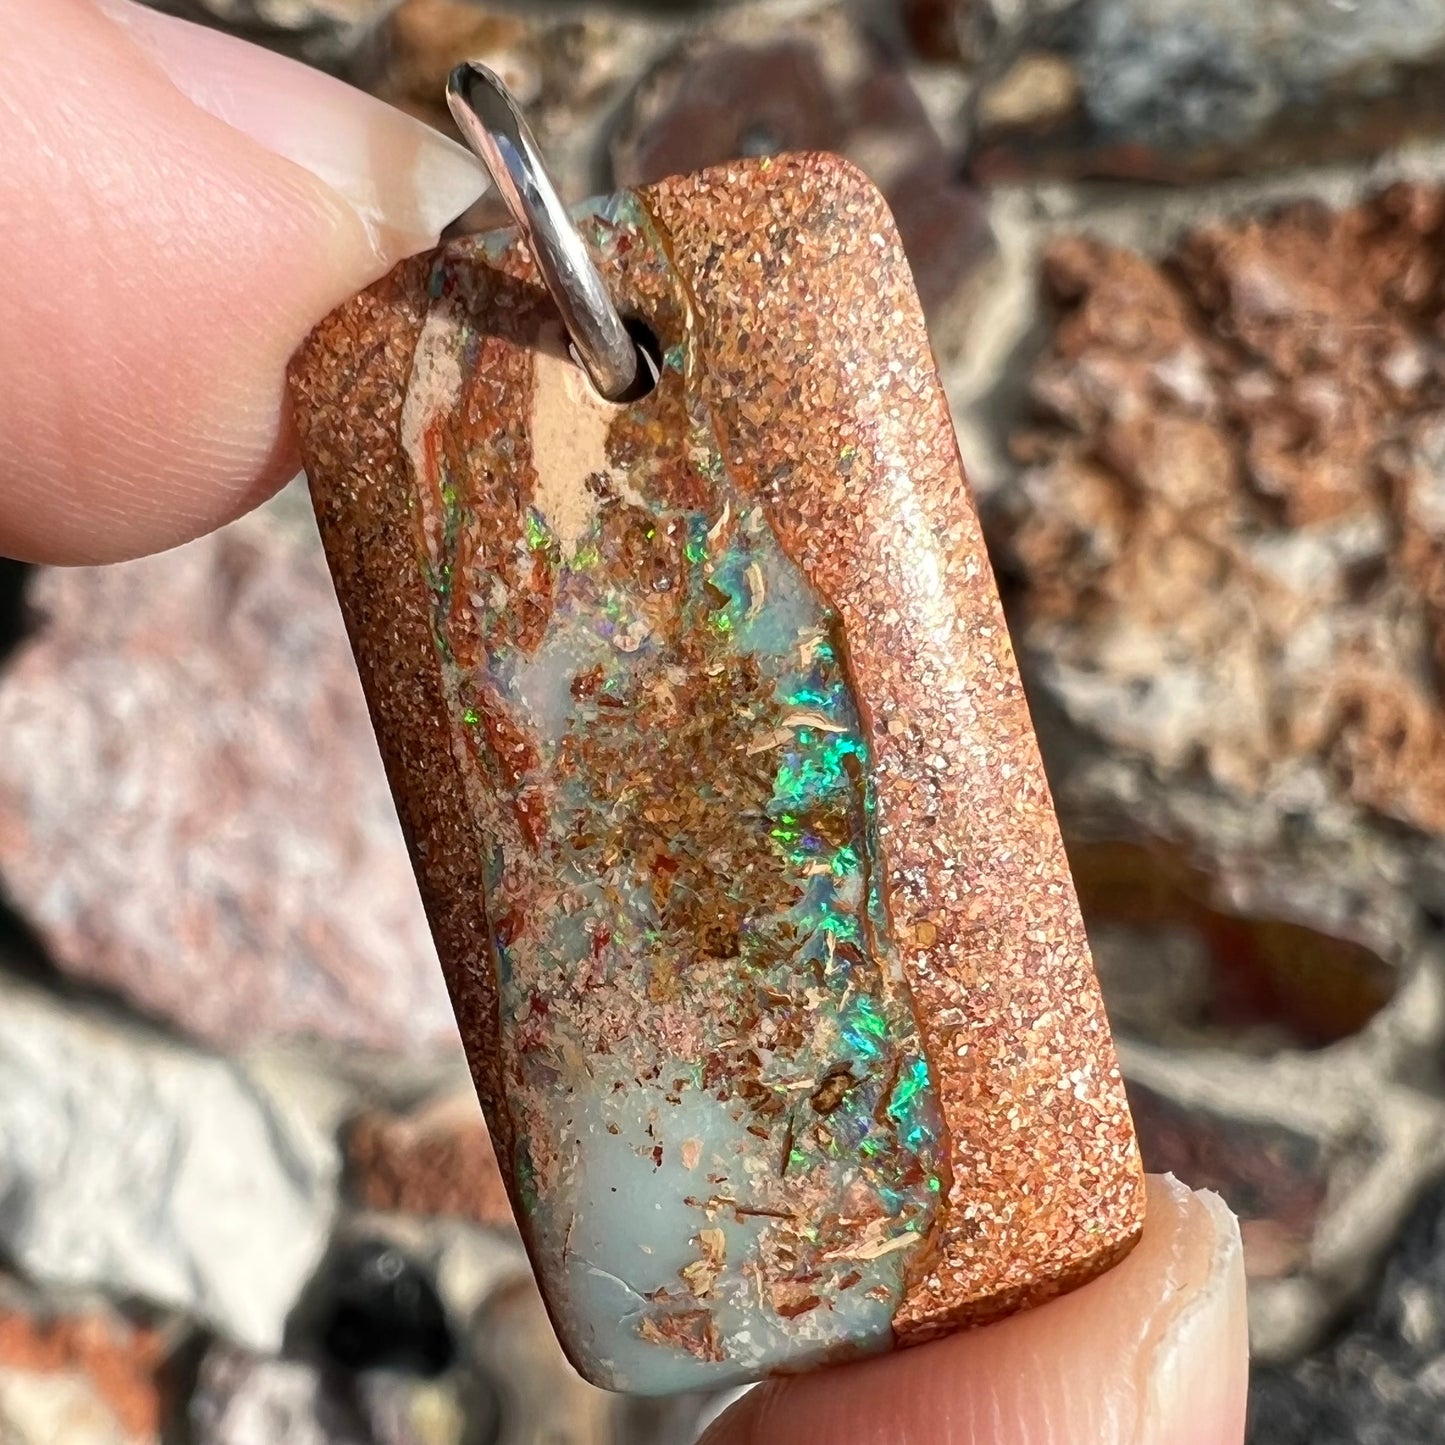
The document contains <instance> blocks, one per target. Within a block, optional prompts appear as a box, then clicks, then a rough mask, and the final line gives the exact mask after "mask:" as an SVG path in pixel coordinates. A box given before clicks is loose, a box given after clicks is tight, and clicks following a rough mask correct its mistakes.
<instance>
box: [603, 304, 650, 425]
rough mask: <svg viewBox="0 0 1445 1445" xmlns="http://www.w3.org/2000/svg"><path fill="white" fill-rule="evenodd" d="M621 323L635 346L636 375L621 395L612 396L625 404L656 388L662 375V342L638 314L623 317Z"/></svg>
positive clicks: (639, 398)
mask: <svg viewBox="0 0 1445 1445" xmlns="http://www.w3.org/2000/svg"><path fill="white" fill-rule="evenodd" d="M623 325H624V326H626V327H627V334H628V335H629V336H630V337H631V338H632V344H633V346H635V347H636V348H637V375H636V376H635V377H634V378H633V381H632V385H631V386H630V387H628V388H627V390H626V391H625V392H623V393H622V395H621V396H616V397H613V398H612V400H613V401H615V402H618V403H621V404H624V405H625V404H627V403H630V402H634V401H641V400H642V398H643V397H645V396H648V395H650V394H651V393H652V391H653V390H654V389H655V388H656V386H657V382H658V379H659V378H660V377H661V375H662V343H661V342H660V341H659V340H658V339H657V333H656V332H655V331H654V330H653V329H652V327H650V326H649V325H648V324H647V322H645V321H644V320H642V318H641V317H639V316H627V317H624V318H623Z"/></svg>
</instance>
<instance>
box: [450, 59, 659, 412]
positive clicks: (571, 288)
mask: <svg viewBox="0 0 1445 1445" xmlns="http://www.w3.org/2000/svg"><path fill="white" fill-rule="evenodd" d="M447 104H448V106H450V108H451V112H452V115H453V116H454V117H455V118H456V122H457V125H458V126H459V127H460V128H461V132H462V134H463V135H464V136H465V137H466V140H467V144H468V145H470V146H471V148H472V149H473V150H474V151H476V153H477V155H478V156H480V157H481V160H482V164H483V165H485V166H486V168H487V169H488V171H490V172H491V175H492V180H493V181H494V182H495V183H496V187H497V189H498V190H499V191H500V192H501V194H502V199H503V200H504V201H506V203H507V207H508V209H509V210H510V211H511V213H512V215H513V217H514V218H515V219H516V222H517V225H518V227H519V228H520V230H521V232H522V237H523V239H524V240H525V241H526V242H527V244H528V246H530V247H531V250H532V255H533V256H534V257H535V258H536V261H537V269H538V270H539V271H540V272H541V273H542V279H543V281H544V282H545V283H546V285H547V289H548V290H549V291H550V292H551V293H552V299H553V300H554V301H555V302H556V303H557V309H558V310H559V311H560V312H561V313H562V320H563V323H564V324H565V325H566V327H567V331H568V334H569V335H570V336H571V339H572V348H573V351H574V352H575V353H576V355H577V359H578V360H579V361H580V362H581V363H582V365H583V366H584V367H585V368H586V371H587V374H588V376H590V377H591V378H592V384H593V386H595V387H596V388H597V390H598V391H600V392H601V393H602V395H603V396H605V397H607V398H609V399H610V400H613V401H616V400H618V399H620V398H622V397H624V396H626V395H627V393H628V392H629V391H630V390H631V388H632V386H633V384H634V382H635V381H636V380H637V346H636V343H635V342H634V341H633V339H632V337H631V336H630V335H629V334H628V331H627V327H626V325H625V324H624V322H623V320H622V317H621V316H620V315H619V314H618V311H617V308H616V307H615V306H614V305H613V304H612V298H611V297H610V296H609V295H608V294H607V288H606V286H605V285H604V284H603V281H602V277H601V275H600V274H599V273H598V270H597V267H596V266H595V265H593V263H592V257H591V256H590V255H588V253H587V247H586V245H585V244H584V242H583V240H582V237H581V235H580V234H579V233H578V231H577V227H576V226H574V225H573V224H572V218H571V217H570V216H569V215H568V214H567V208H566V207H565V206H564V205H563V204H562V201H561V198H560V197H559V196H558V195H557V188H556V187H555V186H554V185H553V184H552V178H551V176H549V175H548V174H547V168H546V166H545V165H544V164H543V163H542V157H541V154H540V153H539V152H538V150H537V142H536V139H535V138H534V136H533V135H532V132H531V130H530V128H529V127H528V125H527V122H526V121H525V120H523V118H522V113H521V111H520V110H518V108H517V104H516V102H515V101H514V100H513V99H512V97H511V95H510V94H509V93H508V91H507V88H506V86H504V85H503V84H502V82H501V81H500V80H499V79H498V78H497V77H496V76H495V75H494V74H493V73H492V72H491V71H490V70H488V69H487V67H486V66H485V65H479V64H477V62H476V61H474V60H469V61H465V62H464V63H463V64H461V65H459V66H457V68H456V69H455V70H453V71H452V73H451V76H450V78H449V79H448V80H447Z"/></svg>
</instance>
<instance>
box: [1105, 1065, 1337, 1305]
mask: <svg viewBox="0 0 1445 1445" xmlns="http://www.w3.org/2000/svg"><path fill="white" fill-rule="evenodd" d="M1129 1106H1130V1108H1131V1109H1132V1111H1133V1114H1134V1125H1135V1127H1136V1128H1137V1129H1138V1131H1139V1147H1140V1149H1141V1151H1142V1152H1143V1155H1144V1167H1145V1168H1146V1169H1148V1170H1149V1171H1150V1172H1151V1173H1170V1174H1176V1175H1178V1176H1179V1178H1181V1179H1187V1180H1188V1181H1189V1183H1190V1184H1191V1185H1192V1186H1193V1187H1194V1188H1196V1189H1213V1190H1216V1191H1217V1192H1218V1193H1220V1194H1222V1195H1223V1196H1224V1197H1225V1199H1227V1200H1228V1201H1229V1205H1230V1208H1231V1209H1233V1210H1234V1212H1235V1213H1236V1214H1238V1215H1239V1216H1240V1227H1241V1231H1242V1233H1243V1236H1244V1255H1245V1268H1246V1269H1247V1271H1248V1272H1249V1274H1250V1276H1251V1277H1252V1278H1256V1279H1260V1278H1263V1279H1272V1278H1277V1277H1280V1276H1283V1275H1288V1274H1292V1273H1295V1272H1296V1271H1297V1270H1299V1269H1300V1268H1301V1267H1303V1266H1304V1265H1305V1263H1306V1261H1307V1258H1308V1252H1309V1246H1310V1241H1311V1239H1312V1237H1313V1235H1314V1230H1315V1226H1316V1224H1317V1223H1318V1222H1319V1219H1320V1216H1321V1214H1322V1212H1323V1208H1324V1203H1325V1195H1326V1191H1327V1189H1328V1186H1329V1178H1330V1171H1329V1164H1330V1161H1329V1159H1328V1156H1327V1153H1326V1149H1325V1146H1324V1144H1323V1143H1322V1142H1321V1141H1320V1140H1319V1139H1316V1138H1314V1137H1312V1136H1310V1135H1308V1134H1303V1133H1300V1132H1299V1131H1298V1130H1295V1129H1291V1128H1289V1127H1287V1126H1286V1125H1283V1124H1271V1123H1262V1122H1258V1121H1251V1120H1240V1119H1236V1118H1231V1117H1229V1116H1227V1115H1222V1114H1216V1113H1213V1112H1211V1111H1210V1110H1208V1109H1205V1108H1202V1107H1200V1106H1199V1105H1197V1104H1195V1105H1191V1106H1189V1107H1184V1106H1183V1105H1181V1104H1179V1103H1177V1102H1176V1101H1174V1100H1172V1099H1170V1098H1168V1097H1166V1096H1165V1095H1163V1094H1159V1093H1156V1092H1155V1091H1154V1090H1152V1089H1150V1088H1147V1087H1146V1086H1145V1085H1143V1084H1140V1083H1137V1082H1135V1083H1131V1084H1130V1086H1129Z"/></svg>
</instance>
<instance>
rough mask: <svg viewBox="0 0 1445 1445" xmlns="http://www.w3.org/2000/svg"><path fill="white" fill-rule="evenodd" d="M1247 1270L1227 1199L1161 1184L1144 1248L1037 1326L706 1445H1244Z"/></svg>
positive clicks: (812, 1380) (805, 1388)
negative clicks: (775, 1444) (779, 1444)
mask: <svg viewBox="0 0 1445 1445" xmlns="http://www.w3.org/2000/svg"><path fill="white" fill-rule="evenodd" d="M1247 1355H1248V1346H1247V1340H1246V1331H1245V1314H1244V1263H1243V1255H1242V1253H1241V1249H1240V1240H1239V1229H1238V1226H1237V1225H1236V1223H1235V1220H1234V1217H1233V1216H1232V1215H1231V1214H1230V1213H1229V1211H1228V1209H1226V1208H1225V1206H1224V1202H1223V1200H1221V1199H1220V1198H1219V1197H1218V1196H1217V1195H1214V1194H1194V1193H1191V1192H1190V1191H1189V1190H1188V1189H1186V1188H1185V1187H1184V1186H1183V1185H1182V1184H1180V1183H1179V1182H1178V1181H1177V1180H1175V1179H1173V1178H1170V1177H1168V1176H1164V1177H1155V1178H1151V1179H1150V1181H1149V1213H1148V1217H1147V1219H1146V1222H1145V1225H1144V1237H1143V1239H1141V1240H1140V1242H1139V1244H1138V1245H1137V1246H1136V1248H1135V1249H1134V1252H1133V1253H1132V1254H1130V1255H1129V1257H1128V1258H1127V1259H1125V1260H1124V1261H1123V1262H1122V1263H1121V1264H1119V1265H1117V1266H1115V1268H1114V1269H1112V1270H1110V1271H1109V1273H1108V1274H1106V1275H1103V1276H1102V1277H1101V1278H1099V1279H1096V1280H1094V1281H1093V1282H1092V1283H1091V1284H1087V1285H1085V1286H1084V1287H1083V1288H1082V1289H1079V1290H1076V1291H1075V1292H1074V1293H1073V1294H1070V1295H1066V1296H1065V1297H1064V1298H1063V1299H1058V1300H1054V1301H1053V1302H1052V1303H1050V1304H1046V1305H1042V1306H1040V1307H1039V1308H1038V1309H1035V1310H1030V1311H1029V1312H1028V1313H1026V1314H1021V1315H1015V1316H1013V1317H1012V1318H1010V1319H1007V1320H1004V1321H1003V1322H1002V1323H1001V1324H996V1325H990V1326H988V1327H987V1328H986V1329H980V1330H974V1331H971V1332H968V1333H964V1334H959V1335H953V1336H951V1337H950V1338H948V1339H944V1340H937V1341H934V1342H933V1343H932V1344H927V1345H920V1346H918V1347H917V1348H916V1349H908V1350H901V1351H900V1352H899V1353H897V1354H895V1355H888V1356H885V1357H883V1358H881V1359H876V1360H870V1361H868V1362H866V1363H864V1364H861V1365H852V1366H846V1367H842V1368H839V1369H835V1370H824V1371H822V1372H820V1373H818V1374H816V1375H806V1376H802V1377H800V1378H798V1379H795V1380H783V1381H775V1382H772V1383H770V1384H767V1385H763V1386H760V1387H759V1388H758V1389H756V1390H753V1391H751V1392H750V1393H749V1394H747V1395H745V1396H743V1398H742V1400H741V1401H740V1402H739V1403H738V1404H737V1405H734V1406H733V1408H732V1409H731V1410H729V1411H728V1412H727V1414H725V1415H724V1416H723V1417H722V1418H721V1419H720V1420H719V1421H718V1423H717V1424H716V1425H715V1426H714V1427H713V1429H712V1431H711V1432H709V1434H708V1435H707V1436H706V1437H705V1438H704V1445H765V1442H768V1445H771V1442H775V1441H787V1442H789V1445H1240V1442H1241V1441H1242V1440H1243V1439H1244V1407H1245V1388H1246V1377H1247V1374H1248V1359H1247Z"/></svg>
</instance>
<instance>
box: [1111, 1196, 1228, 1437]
mask: <svg viewBox="0 0 1445 1445" xmlns="http://www.w3.org/2000/svg"><path fill="white" fill-rule="evenodd" d="M1149 1187H1150V1191H1151V1194H1152V1192H1153V1191H1154V1190H1160V1191H1163V1192H1165V1193H1167V1194H1168V1195H1169V1196H1170V1203H1171V1205H1172V1206H1173V1208H1175V1209H1176V1210H1178V1211H1180V1215H1181V1222H1180V1226H1179V1227H1178V1228H1176V1229H1175V1230H1174V1232H1173V1234H1172V1236H1171V1238H1170V1241H1169V1255H1170V1257H1169V1259H1168V1261H1167V1263H1166V1264H1165V1265H1164V1268H1163V1280H1164V1287H1163V1288H1161V1289H1160V1290H1159V1293H1158V1308H1157V1313H1156V1314H1155V1315H1154V1316H1153V1317H1152V1318H1147V1317H1146V1318H1145V1320H1144V1321H1143V1337H1142V1339H1141V1349H1140V1354H1139V1359H1140V1363H1141V1366H1142V1371H1141V1373H1143V1376H1144V1381H1145V1384H1144V1390H1143V1396H1144V1398H1143V1411H1142V1426H1143V1428H1142V1429H1141V1430H1140V1432H1139V1436H1138V1438H1139V1442H1140V1445H1233V1442H1237V1441H1241V1440H1243V1438H1244V1416H1245V1397H1246V1393H1247V1389H1248V1375H1249V1359H1248V1346H1247V1338H1248V1331H1247V1326H1246V1322H1245V1298H1244V1253H1243V1248H1242V1245H1241V1241H1240V1236H1239V1223H1238V1221H1237V1220H1236V1219H1235V1217H1234V1216H1233V1215H1232V1214H1231V1213H1230V1212H1229V1208H1228V1206H1227V1205H1226V1204H1225V1202H1224V1201H1223V1200H1222V1199H1221V1198H1220V1197H1219V1196H1218V1195H1217V1194H1211V1193H1209V1192H1208V1191H1203V1190H1202V1191H1199V1192H1197V1193H1196V1192H1193V1191H1191V1190H1189V1189H1188V1188H1186V1187H1185V1186H1184V1185H1183V1184H1181V1183H1180V1182H1179V1181H1178V1180H1177V1179H1175V1178H1174V1177H1173V1176H1172V1175H1165V1176H1163V1177H1162V1178H1156V1179H1151V1180H1150V1181H1149ZM1150 1209H1151V1218H1152V1217H1154V1215H1153V1209H1154V1204H1153V1201H1152V1199H1151V1204H1150ZM1147 1233H1148V1231H1147V1228H1146V1238H1147Z"/></svg>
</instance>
